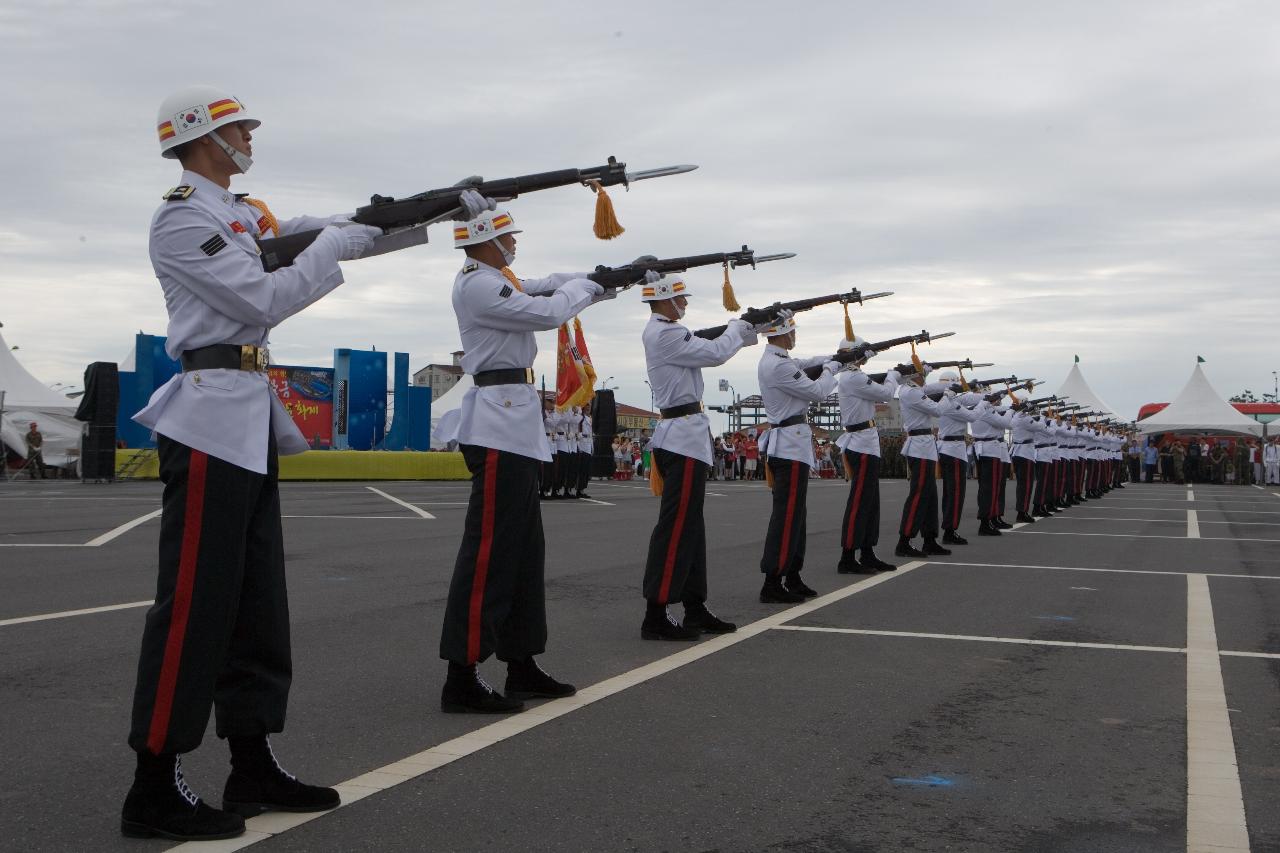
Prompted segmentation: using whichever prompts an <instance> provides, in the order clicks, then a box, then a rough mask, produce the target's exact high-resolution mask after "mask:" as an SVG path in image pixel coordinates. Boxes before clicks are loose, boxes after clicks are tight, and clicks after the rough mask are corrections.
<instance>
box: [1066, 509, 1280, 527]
mask: <svg viewBox="0 0 1280 853" xmlns="http://www.w3.org/2000/svg"><path fill="white" fill-rule="evenodd" d="M1178 512H1180V513H1182V514H1183V515H1186V514H1187V513H1188V512H1196V510H1194V509H1189V510H1181V509H1180V510H1178ZM1276 514H1277V515H1280V513H1276ZM1066 518H1067V519H1068V520H1070V521H1145V522H1146V523H1147V524H1185V523H1186V520H1185V519H1182V518H1112V517H1110V516H1106V515H1070V516H1066ZM1197 521H1199V523H1200V524H1245V525H1250V526H1252V527H1280V521H1201V520H1200V519H1199V517H1198V516H1197Z"/></svg>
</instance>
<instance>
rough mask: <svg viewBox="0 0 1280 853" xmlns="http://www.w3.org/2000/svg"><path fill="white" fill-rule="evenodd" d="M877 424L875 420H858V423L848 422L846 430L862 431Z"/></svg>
mask: <svg viewBox="0 0 1280 853" xmlns="http://www.w3.org/2000/svg"><path fill="white" fill-rule="evenodd" d="M873 426H875V423H874V422H873V421H858V422H857V423H856V424H846V425H845V428H844V431H845V432H862V431H863V430H864V429H871V428H872V427H873Z"/></svg>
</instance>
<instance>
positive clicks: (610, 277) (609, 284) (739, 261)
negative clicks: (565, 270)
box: [587, 245, 796, 290]
mask: <svg viewBox="0 0 1280 853" xmlns="http://www.w3.org/2000/svg"><path fill="white" fill-rule="evenodd" d="M795 256H796V253H795V252H779V253H778V254H776V255H761V256H760V257H756V253H755V250H754V249H749V248H747V246H746V245H743V247H742V248H741V249H739V250H738V251H736V252H713V253H711V254H709V255H689V256H688V257H684V258H663V259H661V260H652V261H632V262H631V263H629V264H623V265H622V266H620V267H606V266H604V265H603V264H602V265H600V266H598V267H596V269H595V272H593V273H590V274H589V275H588V276H587V278H589V279H591V280H592V281H594V282H595V283H596V284H598V285H600V286H601V287H603V288H605V289H606V290H608V289H612V288H616V287H630V286H631V285H633V284H635V283H636V282H638V281H641V280H643V279H644V275H645V273H647V272H656V273H661V274H663V275H666V274H667V273H673V272H684V271H685V270H689V269H693V268H694V267H709V266H712V265H714V264H721V265H723V266H724V267H725V268H726V269H729V268H733V269H737V268H738V267H741V266H750V267H751V268H752V269H755V268H756V264H763V263H768V262H769V261H784V260H786V259H787V258H794V257H795Z"/></svg>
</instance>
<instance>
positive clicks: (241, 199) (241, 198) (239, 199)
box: [232, 193, 249, 201]
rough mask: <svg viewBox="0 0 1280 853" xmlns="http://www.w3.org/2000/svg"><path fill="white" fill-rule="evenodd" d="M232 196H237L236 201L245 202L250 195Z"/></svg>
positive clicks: (234, 194) (236, 194)
mask: <svg viewBox="0 0 1280 853" xmlns="http://www.w3.org/2000/svg"><path fill="white" fill-rule="evenodd" d="M232 195H233V196H235V199H236V201H244V200H245V199H246V198H248V197H249V194H248V193H232Z"/></svg>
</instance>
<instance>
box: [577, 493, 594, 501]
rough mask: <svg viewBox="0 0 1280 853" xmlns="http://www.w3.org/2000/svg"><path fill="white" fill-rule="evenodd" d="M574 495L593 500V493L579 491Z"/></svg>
mask: <svg viewBox="0 0 1280 853" xmlns="http://www.w3.org/2000/svg"><path fill="white" fill-rule="evenodd" d="M574 497H578V498H585V499H586V500H591V495H589V494H587V493H586V492H578V493H577V494H576V495H574Z"/></svg>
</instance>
